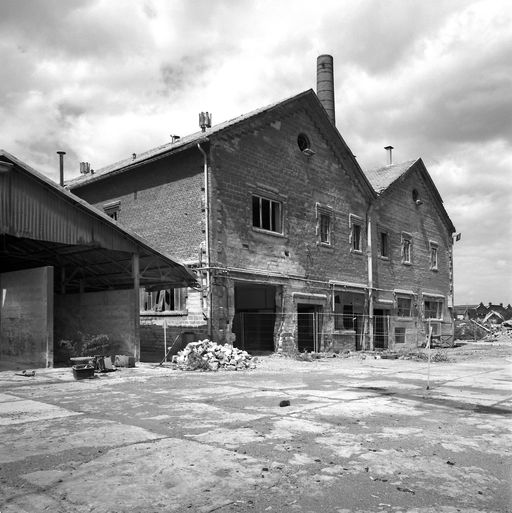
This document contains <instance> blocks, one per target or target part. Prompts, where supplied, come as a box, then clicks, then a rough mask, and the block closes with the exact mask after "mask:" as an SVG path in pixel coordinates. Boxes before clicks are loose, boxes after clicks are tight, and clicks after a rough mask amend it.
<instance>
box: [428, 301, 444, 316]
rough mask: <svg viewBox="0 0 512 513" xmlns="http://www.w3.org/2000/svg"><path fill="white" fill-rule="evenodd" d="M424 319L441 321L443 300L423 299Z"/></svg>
mask: <svg viewBox="0 0 512 513" xmlns="http://www.w3.org/2000/svg"><path fill="white" fill-rule="evenodd" d="M424 318H425V319H442V318H443V300H442V299H425V302H424Z"/></svg>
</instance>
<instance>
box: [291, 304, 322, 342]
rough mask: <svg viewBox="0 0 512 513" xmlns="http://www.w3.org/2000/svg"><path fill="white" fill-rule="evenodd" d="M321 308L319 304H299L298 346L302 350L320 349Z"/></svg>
mask: <svg viewBox="0 0 512 513" xmlns="http://www.w3.org/2000/svg"><path fill="white" fill-rule="evenodd" d="M321 309H322V307H321V306H319V305H310V304H303V303H299V304H297V348H298V350H299V351H301V352H302V351H310V352H312V351H314V352H318V350H319V349H320V323H321V316H320V315H319V313H320V311H321Z"/></svg>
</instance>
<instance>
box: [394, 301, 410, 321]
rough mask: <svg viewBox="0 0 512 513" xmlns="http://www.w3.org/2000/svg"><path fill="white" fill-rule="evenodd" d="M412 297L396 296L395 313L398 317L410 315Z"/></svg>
mask: <svg viewBox="0 0 512 513" xmlns="http://www.w3.org/2000/svg"><path fill="white" fill-rule="evenodd" d="M411 307H412V299H411V298H410V297H397V298H396V315H397V316H398V317H411Z"/></svg>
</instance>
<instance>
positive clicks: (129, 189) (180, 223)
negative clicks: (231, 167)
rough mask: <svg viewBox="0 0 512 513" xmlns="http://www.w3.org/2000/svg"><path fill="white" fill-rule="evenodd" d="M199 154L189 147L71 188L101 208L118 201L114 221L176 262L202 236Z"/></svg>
mask: <svg viewBox="0 0 512 513" xmlns="http://www.w3.org/2000/svg"><path fill="white" fill-rule="evenodd" d="M203 183H204V178H203V158H202V155H201V154H200V152H199V150H197V149H192V150H190V151H188V152H182V153H180V154H177V155H175V156H174V157H173V159H172V161H171V160H170V159H169V158H162V159H160V160H157V161H154V162H151V163H149V164H146V165H144V166H141V167H138V168H135V169H133V170H129V171H126V172H124V173H122V175H120V176H119V175H118V176H113V177H110V178H106V179H103V180H101V181H99V182H96V183H94V182H93V183H91V184H89V185H84V186H82V187H79V188H76V189H74V190H73V192H74V193H75V194H77V195H78V196H80V197H81V198H83V199H85V200H86V201H88V202H89V203H91V204H93V205H94V206H96V207H97V208H99V209H100V210H103V205H104V204H106V203H109V202H112V201H120V210H119V217H118V222H119V223H120V224H121V225H123V226H126V227H128V228H129V229H131V230H133V231H135V232H136V233H138V234H139V235H141V236H142V237H144V238H145V239H147V240H148V242H150V243H151V244H152V245H154V246H155V247H156V248H157V249H159V250H160V251H162V252H164V253H166V254H169V255H171V256H172V257H174V258H175V259H177V260H178V261H191V260H197V259H198V255H199V249H200V245H201V243H202V241H203V240H204V211H203V202H202V195H203V191H202V187H203Z"/></svg>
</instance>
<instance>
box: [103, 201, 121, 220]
mask: <svg viewBox="0 0 512 513" xmlns="http://www.w3.org/2000/svg"><path fill="white" fill-rule="evenodd" d="M120 210H121V202H120V201H112V202H111V203H106V204H105V205H103V211H104V212H105V214H107V216H109V217H111V218H112V219H113V220H114V221H117V220H118V219H119V211H120Z"/></svg>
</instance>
